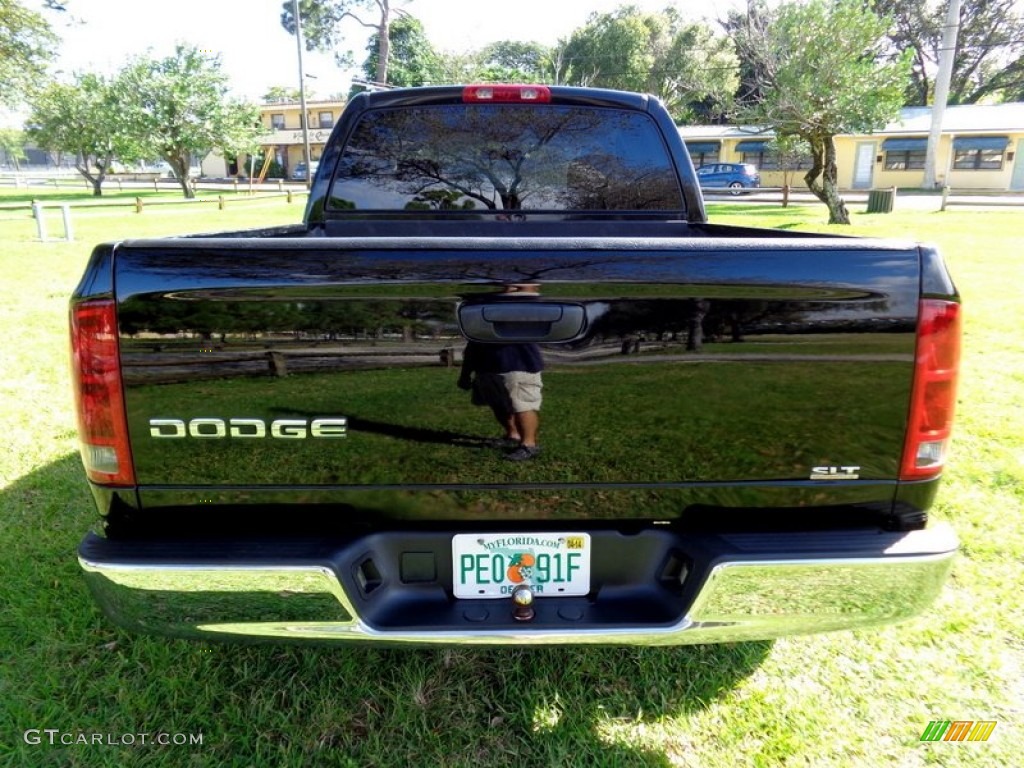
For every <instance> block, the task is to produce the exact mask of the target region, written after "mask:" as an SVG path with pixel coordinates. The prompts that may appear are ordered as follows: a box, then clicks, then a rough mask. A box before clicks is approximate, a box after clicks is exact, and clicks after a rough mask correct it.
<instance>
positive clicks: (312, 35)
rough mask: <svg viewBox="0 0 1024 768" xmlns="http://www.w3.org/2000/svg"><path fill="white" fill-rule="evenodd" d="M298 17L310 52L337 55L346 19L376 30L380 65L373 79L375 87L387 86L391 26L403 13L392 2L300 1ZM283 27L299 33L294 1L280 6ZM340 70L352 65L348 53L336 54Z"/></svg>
mask: <svg viewBox="0 0 1024 768" xmlns="http://www.w3.org/2000/svg"><path fill="white" fill-rule="evenodd" d="M299 15H300V16H301V18H302V35H303V37H304V39H305V42H306V50H309V51H328V52H330V51H337V50H338V47H339V46H340V45H341V42H342V40H341V30H340V27H339V25H340V24H341V22H342V21H344V20H345V19H352V20H353V21H355V22H356V23H357V24H360V25H362V26H364V27H367V28H369V29H372V30H374V39H375V41H376V44H377V59H376V62H377V65H376V68H375V70H374V72H373V75H372V77H371V78H370V79H371V80H372V81H373V82H376V83H382V84H383V83H388V82H389V80H388V66H389V65H390V63H391V56H390V53H389V49H390V45H391V35H390V32H389V29H390V27H391V24H392V23H393V22H394V21H395V20H396V19H397V18H400V17H401V16H403V15H405V14H404V11H402V10H401V9H400V8H398V7H397V3H395V2H392V0H299ZM281 26H283V27H284V28H285V29H286V30H288V32H289V33H290V34H293V35H294V34H295V33H296V25H295V9H294V5H293V2H292V0H285V2H284V3H283V4H282V5H281ZM335 59H336V60H337V62H338V65H339V66H348V65H350V64H351V63H352V60H351V55H350V54H348V53H341V54H338V53H335Z"/></svg>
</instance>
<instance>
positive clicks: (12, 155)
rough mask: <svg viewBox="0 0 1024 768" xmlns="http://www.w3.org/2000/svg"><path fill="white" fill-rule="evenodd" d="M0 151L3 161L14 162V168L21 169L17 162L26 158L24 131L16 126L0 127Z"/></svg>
mask: <svg viewBox="0 0 1024 768" xmlns="http://www.w3.org/2000/svg"><path fill="white" fill-rule="evenodd" d="M0 151H3V155H4V162H5V163H14V170H16V171H19V170H21V166H20V165H19V163H20V162H21V161H22V160H25V159H26V155H25V133H24V132H23V131H19V130H18V129H16V128H0Z"/></svg>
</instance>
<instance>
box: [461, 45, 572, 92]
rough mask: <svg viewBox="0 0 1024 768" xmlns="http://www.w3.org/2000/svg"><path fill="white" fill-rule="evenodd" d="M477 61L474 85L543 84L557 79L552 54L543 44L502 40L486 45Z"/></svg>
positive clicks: (477, 55) (477, 56)
mask: <svg viewBox="0 0 1024 768" xmlns="http://www.w3.org/2000/svg"><path fill="white" fill-rule="evenodd" d="M474 58H475V70H476V71H475V72H474V73H473V77H472V78H471V79H472V80H473V81H474V82H480V83H543V82H548V81H550V80H551V79H552V77H553V76H554V67H553V66H552V51H551V49H550V48H548V47H547V46H544V45H541V44H540V43H524V42H520V41H518V40H499V41H496V42H493V43H490V44H488V45H485V46H484V47H483V48H482V49H481V50H480V51H479V52H478V53H477V54H475V56H474Z"/></svg>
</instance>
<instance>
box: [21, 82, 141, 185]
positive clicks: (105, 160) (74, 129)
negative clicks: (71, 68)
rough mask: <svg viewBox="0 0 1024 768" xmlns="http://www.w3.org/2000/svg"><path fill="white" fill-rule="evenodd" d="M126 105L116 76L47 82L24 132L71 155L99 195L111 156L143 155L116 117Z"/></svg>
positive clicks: (125, 158) (133, 157)
mask: <svg viewBox="0 0 1024 768" xmlns="http://www.w3.org/2000/svg"><path fill="white" fill-rule="evenodd" d="M126 108H127V104H126V101H125V91H124V87H123V83H122V82H121V81H120V80H119V79H117V78H114V79H107V78H104V77H101V76H100V75H95V74H80V75H76V76H75V78H74V80H73V82H72V83H70V84H66V83H51V84H50V85H48V86H47V87H46V88H45V89H44V90H43V91H42V92H41V93H39V94H37V95H36V96H35V98H34V99H33V103H32V112H31V114H30V116H29V120H28V132H29V135H30V136H31V137H32V138H33V139H34V140H35V142H36V143H37V144H38V145H39V146H40V147H42V148H43V149H45V150H48V151H50V152H62V153H67V154H71V155H73V156H74V158H75V168H76V169H77V170H78V172H79V173H80V174H82V176H84V177H85V179H86V180H87V181H88V182H89V183H90V184H92V193H93V195H94V196H96V197H100V196H101V195H102V194H103V181H104V179H105V178H106V176H107V174H108V173H109V172H110V170H111V168H112V166H113V164H114V161H115V160H120V161H122V162H131V161H133V160H138V159H140V158H141V157H142V152H141V149H142V148H141V143H140V142H139V141H138V140H137V139H136V138H135V137H134V136H133V135H132V134H131V132H130V131H129V130H128V125H127V124H126V123H125V121H123V120H122V118H121V116H122V114H123V113H124V110H125V109H126Z"/></svg>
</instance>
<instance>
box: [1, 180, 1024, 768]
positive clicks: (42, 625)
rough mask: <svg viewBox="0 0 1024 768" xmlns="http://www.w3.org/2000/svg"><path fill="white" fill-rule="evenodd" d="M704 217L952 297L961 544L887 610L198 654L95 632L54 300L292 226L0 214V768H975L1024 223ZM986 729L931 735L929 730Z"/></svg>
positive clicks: (1012, 452) (186, 213)
mask: <svg viewBox="0 0 1024 768" xmlns="http://www.w3.org/2000/svg"><path fill="white" fill-rule="evenodd" d="M710 209H711V214H712V220H713V221H716V222H720V223H737V224H745V225H751V224H753V225H762V226H773V227H785V228H795V229H801V230H819V231H826V230H828V231H836V232H842V233H844V234H846V233H848V234H863V235H877V236H887V237H888V236H896V237H907V238H914V239H920V240H927V241H931V242H935V243H938V244H939V246H940V247H941V248H942V249H943V251H944V253H945V255H946V257H947V259H948V261H949V263H950V267H951V269H952V271H953V274H954V277H955V278H956V281H957V284H958V287H959V288H960V290H961V291H962V293H963V296H964V301H965V304H966V333H965V339H964V371H963V376H962V380H961V385H960V398H959V399H960V405H959V418H958V425H957V430H956V438H955V446H956V454H955V457H954V459H953V461H952V463H951V466H950V467H949V470H948V473H947V477H946V479H945V481H944V484H943V487H942V489H941V491H940V496H939V501H938V504H937V507H936V509H935V514H934V516H935V517H936V518H939V519H943V520H947V521H949V522H950V523H951V524H952V525H953V526H954V527H955V529H956V530H957V532H958V534H959V536H960V537H961V540H962V543H963V553H962V555H961V556H960V558H959V559H958V560H957V562H956V564H955V566H954V569H953V576H952V579H951V581H950V583H949V584H948V585H947V587H946V588H945V590H944V592H943V594H942V596H941V597H940V599H939V601H938V602H937V603H936V604H935V606H934V607H933V608H932V609H931V610H930V611H929V612H928V613H926V614H925V615H923V616H921V617H919V618H917V619H915V620H912V621H910V622H907V623H905V624H901V625H897V626H893V627H887V628H882V629H876V630H865V631H857V632H840V633H835V634H830V635H818V636H810V637H800V638H792V639H786V640H780V641H777V642H774V643H747V644H738V645H725V646H704V647H684V648H670V649H582V650H577V649H543V650H534V649H507V650H471V649H451V650H429V651H410V650H388V649H371V648H344V647H340V648H339V647H333V648H310V647H301V648H297V647H288V646H261V647H248V646H238V645H205V644H201V643H191V642H186V641H177V640H165V639H161V638H152V637H139V636H133V635H129V634H126V633H123V632H121V631H120V630H118V629H116V628H114V627H112V626H111V625H110V624H109V623H108V622H107V621H106V620H105V619H104V618H103V617H102V616H101V615H100V613H99V611H98V609H97V608H96V607H95V605H94V604H93V602H92V600H91V599H90V597H89V595H88V594H87V592H86V589H85V586H84V584H83V581H82V579H81V577H80V575H79V569H78V565H77V563H76V561H75V548H76V546H77V544H78V541H79V540H80V538H81V536H82V535H83V533H84V532H85V531H86V530H87V529H88V528H89V527H90V526H91V525H93V523H94V516H95V511H94V508H93V504H92V501H91V498H90V495H89V492H88V489H87V487H86V484H85V481H84V476H83V474H82V471H81V467H80V464H79V461H78V457H77V454H76V443H75V437H74V423H73V422H74V420H73V416H72V411H71V402H70V396H69V390H68V385H67V374H66V356H67V351H66V348H67V343H66V304H67V297H68V295H69V294H70V292H71V290H72V289H73V287H74V285H75V284H76V282H77V280H78V277H79V275H80V273H81V271H82V267H83V265H84V263H85V259H86V258H87V257H88V254H89V251H90V248H91V245H92V244H93V243H94V242H99V241H102V240H109V239H116V238H122V237H129V236H157V235H162V234H174V233H180V232H185V231H215V230H218V229H239V228H244V227H257V226H265V225H272V224H279V223H289V222H295V221H297V220H298V219H299V218H300V217H301V211H302V208H301V199H300V201H298V202H297V203H295V204H292V205H290V206H289V205H287V204H286V203H285V202H284V200H283V199H282V200H276V201H263V202H253V203H248V204H246V205H245V206H243V205H242V204H239V205H237V206H231V205H229V207H228V209H227V210H225V211H223V212H218V211H217V210H216V207H215V206H214V207H212V208H211V207H210V206H195V207H192V208H188V209H186V210H182V209H180V208H177V209H169V210H165V211H159V212H158V211H156V210H154V211H152V212H150V211H149V210H147V212H146V213H144V214H142V215H137V214H135V213H133V212H127V211H125V210H124V209H122V210H121V211H120V212H118V213H112V212H102V213H96V214H90V215H86V214H82V215H81V216H76V220H75V229H76V237H77V240H76V242H73V243H64V242H55V243H45V244H43V243H39V242H36V241H35V239H34V237H35V228H34V223H33V222H32V220H31V219H30V218H28V217H27V216H26V217H24V218H19V219H6V218H4V217H2V216H0V242H2V243H3V244H4V247H3V250H2V253H0V258H2V259H3V261H4V268H5V269H4V275H5V279H4V280H2V281H0V329H2V332H3V335H4V337H5V338H6V342H5V343H4V344H3V345H2V346H0V360H2V368H0V370H2V371H3V373H4V376H3V380H2V382H0V416H2V418H3V424H4V430H3V434H4V435H5V437H6V445H5V446H4V448H5V450H3V451H2V452H0V480H2V484H3V491H2V494H0V543H2V546H3V548H4V553H5V556H4V558H3V560H2V562H3V565H2V571H0V573H2V579H0V610H2V612H0V649H2V655H0V669H2V674H0V764H2V765H12V766H15V765H17V766H36V765H71V766H90V767H91V766H112V767H113V766H117V767H118V768H120V766H125V765H146V766H152V765H157V766H183V765H187V766H191V765H194V766H207V765H237V766H250V765H251V766H261V767H262V766H278V765H288V766H292V765H294V766H311V765H341V766H392V765H396V766H421V765H422V766H427V765H443V766H481V768H483V767H488V768H489V767H490V766H512V765H517V766H518V765H522V764H524V763H526V764H529V765H531V766H549V765H566V766H578V765H602V766H603V765H607V766H634V765H647V766H669V765H671V766H722V767H723V768H726V767H728V768H733V767H734V766H743V765H754V766H766V767H767V766H778V765H787V766H844V767H845V766H864V767H865V768H867V767H868V766H870V767H872V768H874V766H883V765H884V766H888V765H897V766H919V765H932V764H934V765H942V766H979V765H980V766H992V768H997V767H998V768H1002V767H1003V766H1010V765H1015V764H1019V763H1020V759H1019V757H1018V758H1015V757H1014V755H1016V754H1018V752H1019V748H1018V744H1019V742H1020V740H1021V738H1022V736H1024V728H1022V720H1024V685H1022V682H1024V631H1022V629H1021V628H1022V627H1024V599H1022V597H1021V584H1024V565H1022V563H1024V438H1022V435H1024V344H1022V342H1021V340H1020V333H1021V328H1022V327H1024V304H1022V302H1021V301H1020V296H1019V292H1020V287H1021V285H1022V284H1024V264H1022V261H1021V253H1020V251H1021V247H1020V244H1021V233H1022V232H1024V213H1017V212H1011V211H999V212H966V211H949V212H946V213H923V212H922V213H909V212H898V213H894V214H889V215H865V214H857V213H855V214H854V216H853V219H854V225H853V226H852V227H846V228H839V227H826V226H825V225H824V224H822V223H821V222H823V221H824V220H825V212H824V208H822V207H820V206H813V207H807V208H798V207H794V208H790V209H786V210H783V209H781V208H774V209H771V208H767V207H764V208H761V207H759V210H756V211H751V210H750V209H747V208H744V207H743V206H732V205H729V204H717V205H715V204H713V205H711V206H710ZM934 719H944V720H945V719H949V720H957V719H964V720H998V721H999V724H998V726H997V727H996V729H995V731H994V733H993V734H992V737H991V739H990V740H989V741H988V742H986V743H974V744H969V743H956V744H950V743H933V744H932V743H930V744H923V743H920V742H919V737H920V735H921V733H922V732H923V731H924V729H925V726H926V725H927V724H928V722H929V721H930V720H934ZM29 729H59V730H60V731H61V732H63V733H69V734H72V735H73V736H76V735H78V734H80V733H84V734H89V735H91V734H94V733H95V734H103V735H104V738H106V735H108V734H112V735H115V736H116V738H120V737H121V735H123V734H138V733H144V732H145V733H156V732H161V731H163V732H171V733H178V732H181V733H192V734H194V733H200V732H201V733H202V735H203V743H202V745H201V746H191V747H189V746H153V745H144V746H143V745H136V746H133V747H121V746H101V745H83V744H78V745H71V746H64V747H62V746H60V745H59V743H58V744H57V745H55V746H51V745H49V744H48V743H47V742H46V741H45V739H46V736H45V734H43V737H44V741H43V743H42V744H39V745H30V744H26V743H25V741H24V738H23V734H24V732H25V731H27V730H29Z"/></svg>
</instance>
